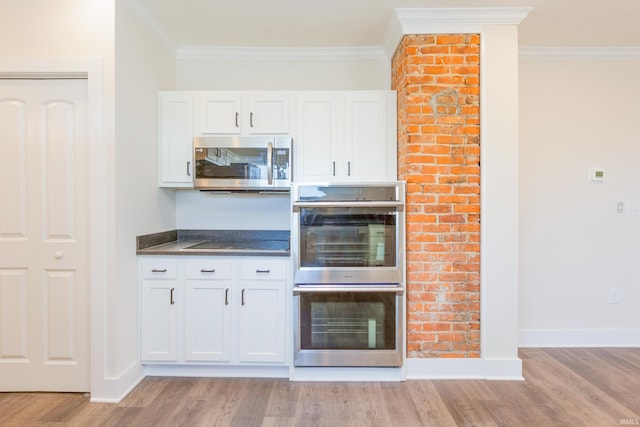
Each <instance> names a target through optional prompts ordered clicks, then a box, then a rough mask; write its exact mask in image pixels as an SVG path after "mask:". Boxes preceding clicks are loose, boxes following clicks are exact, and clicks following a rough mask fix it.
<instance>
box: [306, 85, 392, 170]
mask: <svg viewBox="0 0 640 427" xmlns="http://www.w3.org/2000/svg"><path fill="white" fill-rule="evenodd" d="M297 125H298V127H297V148H298V149H297V151H296V158H295V164H294V168H295V169H296V172H297V173H296V181H301V182H313V181H384V180H395V179H397V162H396V156H397V154H396V147H397V143H396V138H397V135H396V128H397V127H396V94H395V92H393V91H347V92H344V91H342V92H302V93H300V94H299V96H298V103H297Z"/></svg>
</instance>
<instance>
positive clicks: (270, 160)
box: [267, 142, 273, 185]
mask: <svg viewBox="0 0 640 427" xmlns="http://www.w3.org/2000/svg"><path fill="white" fill-rule="evenodd" d="M267 183H268V184H269V185H273V142H269V143H267Z"/></svg>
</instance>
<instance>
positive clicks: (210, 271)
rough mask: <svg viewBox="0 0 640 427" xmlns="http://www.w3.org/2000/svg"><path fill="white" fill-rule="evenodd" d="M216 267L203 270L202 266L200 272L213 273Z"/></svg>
mask: <svg viewBox="0 0 640 427" xmlns="http://www.w3.org/2000/svg"><path fill="white" fill-rule="evenodd" d="M215 272H216V269H215V268H212V269H211V270H205V269H204V268H203V269H202V270H200V273H215Z"/></svg>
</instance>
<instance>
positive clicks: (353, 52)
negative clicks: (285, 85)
mask: <svg viewBox="0 0 640 427" xmlns="http://www.w3.org/2000/svg"><path fill="white" fill-rule="evenodd" d="M176 58H177V59H198V60H231V61H301V60H307V61H310V60H316V61H365V60H386V59H387V57H386V55H385V53H384V50H383V49H382V47H381V46H362V47H332V48H322V47H318V48H307V47H305V48H295V47H240V46H237V47H236V46H180V47H179V48H178V51H177V55H176Z"/></svg>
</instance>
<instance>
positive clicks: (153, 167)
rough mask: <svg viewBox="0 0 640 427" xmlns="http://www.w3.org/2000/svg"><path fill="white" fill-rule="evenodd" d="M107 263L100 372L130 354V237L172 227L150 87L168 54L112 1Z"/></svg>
mask: <svg viewBox="0 0 640 427" xmlns="http://www.w3.org/2000/svg"><path fill="white" fill-rule="evenodd" d="M115 23H116V26H115V29H116V33H115V34H116V37H115V43H116V57H115V60H116V74H115V75H116V105H115V111H116V127H115V137H116V138H115V139H116V143H115V165H116V175H115V252H114V256H115V265H116V266H117V267H116V269H115V272H114V281H113V283H112V284H111V285H110V286H109V289H108V299H109V303H110V308H109V310H108V313H107V316H108V325H109V327H108V330H107V349H108V351H109V355H110V357H109V358H108V360H107V366H106V372H107V375H108V376H110V377H118V376H119V375H121V373H122V372H125V371H126V370H127V369H128V368H130V367H131V366H132V365H139V357H138V342H139V337H138V328H137V325H138V311H139V310H138V282H137V276H138V269H137V258H136V254H135V251H136V246H135V245H136V240H135V236H138V235H143V234H149V233H154V232H158V231H165V230H172V229H175V226H176V218H175V191H172V190H163V189H160V188H158V90H160V89H167V88H171V87H172V86H173V85H174V83H175V56H174V54H173V52H170V51H169V50H168V49H166V47H164V46H163V45H162V44H161V43H160V42H159V41H158V40H156V39H155V38H153V37H152V36H151V35H150V33H149V32H148V31H147V30H145V28H144V27H143V26H142V24H141V23H140V22H139V21H138V20H137V19H136V18H134V15H132V14H131V13H130V12H129V10H128V9H127V8H126V7H123V6H122V5H121V3H120V2H118V3H117V7H116V21H115Z"/></svg>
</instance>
